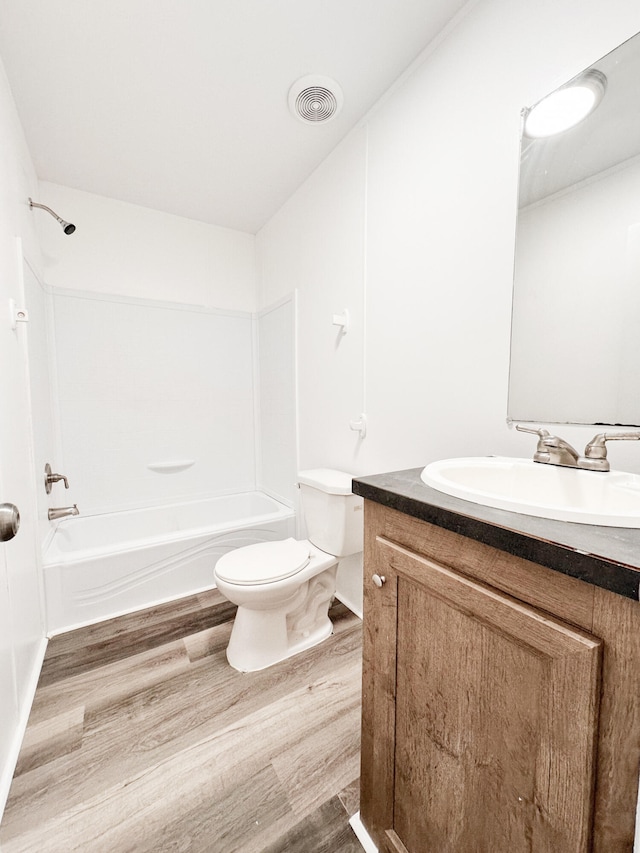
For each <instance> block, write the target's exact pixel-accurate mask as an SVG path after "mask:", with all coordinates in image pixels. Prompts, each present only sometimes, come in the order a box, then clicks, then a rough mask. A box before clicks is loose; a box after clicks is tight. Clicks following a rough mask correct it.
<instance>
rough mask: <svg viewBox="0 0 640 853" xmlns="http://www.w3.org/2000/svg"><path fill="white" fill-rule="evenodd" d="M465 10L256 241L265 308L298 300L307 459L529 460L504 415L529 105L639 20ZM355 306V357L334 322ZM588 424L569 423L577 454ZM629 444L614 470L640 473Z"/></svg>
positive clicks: (366, 463) (526, 445)
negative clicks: (502, 456) (362, 424)
mask: <svg viewBox="0 0 640 853" xmlns="http://www.w3.org/2000/svg"><path fill="white" fill-rule="evenodd" d="M467 8H468V13H467V15H466V17H463V18H462V20H460V21H459V22H458V23H457V25H456V26H454V27H453V28H451V30H450V31H449V33H448V35H447V37H446V38H443V39H441V40H440V41H439V42H438V44H437V45H435V46H433V47H432V48H431V49H429V50H427V51H426V52H425V55H424V59H423V61H422V63H421V64H419V65H418V67H417V68H415V69H414V70H413V71H412V73H411V74H410V75H408V76H407V78H406V79H405V80H404V81H402V82H401V83H400V84H399V85H398V86H397V87H396V88H395V90H394V91H393V92H391V93H389V94H388V96H387V97H385V98H384V99H383V101H382V102H381V104H380V105H379V107H378V108H377V109H376V110H374V112H373V113H372V114H371V115H370V116H369V117H368V119H367V120H366V121H365V122H364V123H363V126H362V127H361V128H359V129H358V130H357V131H355V132H354V133H352V135H351V136H350V137H349V138H348V139H347V140H345V142H343V143H342V144H341V145H340V146H339V147H338V148H337V149H336V150H335V151H334V152H333V154H332V155H331V157H330V158H328V159H327V160H326V161H325V162H324V163H323V164H322V165H321V166H320V167H319V169H317V170H316V172H315V173H314V174H313V175H312V176H311V177H310V178H309V180H308V181H307V182H306V183H305V184H304V185H303V186H302V187H301V188H300V189H299V190H298V192H297V193H296V194H295V195H294V196H293V197H292V198H291V199H289V201H288V202H287V203H286V204H285V206H284V207H283V208H282V209H281V210H280V211H279V212H278V213H277V214H276V216H274V217H273V219H272V220H271V221H270V222H269V223H268V224H267V225H266V226H265V228H263V229H262V231H261V232H260V233H259V234H258V235H257V252H258V269H259V275H260V284H259V288H260V300H261V304H263V305H264V304H267V303H268V302H269V301H270V300H273V299H274V298H277V297H278V296H279V295H281V294H283V293H286V292H289V291H290V290H292V289H293V288H294V287H297V288H298V292H299V300H300V308H299V330H298V352H299V365H298V370H299V394H300V399H299V406H300V433H301V440H300V465H302V466H315V465H331V466H333V467H344V468H346V469H347V470H351V471H354V472H356V473H373V472H375V471H383V470H392V469H398V468H404V467H414V466H422V465H424V464H425V463H427V462H429V461H431V460H433V459H436V458H440V457H446V456H460V455H466V454H473V455H475V454H479V455H480V454H487V453H507V454H510V455H523V456H529V455H531V454H532V453H533V450H534V441H533V439H532V438H531V437H530V436H523V435H520V434H519V433H515V432H514V431H510V430H509V429H508V427H507V425H506V422H505V419H506V406H507V379H508V363H509V332H510V310H511V288H512V273H513V257H514V235H515V215H516V203H517V178H518V159H519V129H520V111H521V109H522V108H523V107H524V106H526V105H530V104H532V103H534V102H535V101H537V100H539V99H540V98H541V97H542V96H543V95H544V94H546V93H547V92H549V91H551V90H553V89H555V88H556V87H557V86H558V85H560V84H561V83H563V82H566V80H568V79H570V78H571V77H573V76H574V75H575V74H576V73H578V72H579V71H580V70H582V69H583V68H585V67H587V66H588V65H590V64H591V63H592V62H593V61H595V60H596V59H597V58H599V57H600V56H602V55H603V54H605V53H607V52H608V51H610V50H611V49H613V48H614V47H615V46H616V45H618V44H619V43H621V42H622V41H624V40H625V39H626V38H628V37H629V36H631V35H632V34H634V33H636V32H637V31H638V30H640V7H638V6H637V4H636V3H635V2H633V0H615V2H613V3H612V4H610V5H609V6H607V9H606V12H605V11H604V10H603V9H602V7H601V6H600V5H599V4H598V3H597V2H595V0H587V2H584V3H581V4H579V6H576V3H575V2H573V0H553V2H552V0H544V1H543V2H541V3H535V4H532V3H530V4H525V3H513V2H511V0H486V2H479V3H472V4H470V5H469V6H468V7H467ZM596 21H597V26H596V25H594V22H596ZM363 305H365V306H366V308H365V310H364V312H363V309H362V306H363ZM344 306H348V307H350V308H353V315H354V320H355V324H354V326H355V328H354V333H353V337H351V333H350V335H349V336H348V337H347V338H345V339H344V341H343V342H342V343H344V344H348V345H349V347H350V348H351V347H352V350H350V351H349V354H348V356H347V349H346V347H345V349H344V351H341V349H340V347H339V346H335V336H334V333H333V329H332V327H331V326H330V325H329V318H328V315H329V314H330V313H331V312H332V311H336V310H337V309H338V308H341V307H344ZM332 345H333V346H332ZM340 346H341V345H340ZM356 350H359V353H360V354H358V353H357V352H356ZM362 353H364V367H363V365H362ZM362 405H364V406H365V408H366V413H367V415H368V422H369V431H368V434H367V437H366V438H365V439H364V441H363V442H357V440H354V433H352V432H351V431H350V430H349V428H348V420H349V418H350V417H352V416H353V415H354V414H356V413H357V412H359V411H360V408H361V406H362ZM593 431H594V430H593V428H588V427H587V428H579V427H570V428H565V427H563V428H562V434H563V435H565V436H566V437H567V438H568V439H569V440H570V441H574V442H575V443H576V444H577V446H578V447H582V446H584V444H585V443H586V441H587V440H588V438H589V437H590V435H591V433H593ZM621 444H622V443H618V445H617V446H615V447H614V448H612V451H611V459H612V464H613V465H615V466H616V467H619V468H627V469H631V470H637V471H640V453H638V451H637V448H636V450H635V452H634V451H633V447H634V445H631V449H630V448H629V447H625V448H623V447H620V445H621Z"/></svg>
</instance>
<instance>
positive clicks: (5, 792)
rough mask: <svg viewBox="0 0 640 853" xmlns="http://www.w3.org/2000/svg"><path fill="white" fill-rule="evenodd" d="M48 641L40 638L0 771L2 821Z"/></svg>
mask: <svg viewBox="0 0 640 853" xmlns="http://www.w3.org/2000/svg"><path fill="white" fill-rule="evenodd" d="M48 642H49V641H48V639H47V638H46V637H43V638H42V639H41V640H40V645H39V647H38V653H37V654H36V657H35V661H34V666H33V669H32V671H31V677H30V678H29V684H28V687H27V690H26V694H25V696H26V701H25V702H24V707H22V708H21V709H20V714H19V717H18V724H17V726H16V730H15V732H14V734H13V743H12V744H11V749H10V750H9V755H8V757H7V762H6V764H5V766H4V767H3V768H2V772H1V773H0V821H1V820H2V815H3V814H4V809H5V806H6V804H7V799H8V798H9V789H10V788H11V782H12V781H13V773H14V771H15V769H16V764H17V763H18V756H19V755H20V747H21V746H22V741H23V739H24V733H25V731H26V730H27V723H28V722H29V714H30V713H31V706H32V705H33V698H34V696H35V695H36V687H37V686H38V679H39V678H40V672H41V670H42V663H43V661H44V655H45V652H46V651H47V643H48Z"/></svg>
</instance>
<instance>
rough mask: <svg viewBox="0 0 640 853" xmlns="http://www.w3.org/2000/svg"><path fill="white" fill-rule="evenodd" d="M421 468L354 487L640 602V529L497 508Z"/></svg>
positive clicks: (379, 500)
mask: <svg viewBox="0 0 640 853" xmlns="http://www.w3.org/2000/svg"><path fill="white" fill-rule="evenodd" d="M421 471H422V468H411V469H408V470H405V471H392V472H390V473H386V474H374V475H372V476H366V477H357V478H356V479H354V481H353V491H354V493H355V494H357V495H360V496H361V497H363V498H365V499H367V500H371V501H374V502H375V503H379V504H382V505H383V506H386V507H390V508H391V509H396V510H398V511H399V512H403V513H405V514H406V515H410V516H413V517H414V518H418V519H420V520H422V521H427V522H430V523H431V524H434V525H436V526H437V527H442V528H444V529H446V530H451V531H453V532H455V533H459V534H461V535H462V536H466V537H468V538H470V539H475V540H476V541H478V542H482V543H484V544H485V545H491V546H493V547H494V548H497V549H499V550H501V551H505V552H506V553H509V554H513V555H515V556H518V557H522V558H523V559H525V560H530V561H531V562H534V563H539V564H540V565H542V566H547V567H548V568H550V569H553V570H554V571H557V572H562V573H563V574H566V575H570V576H571V577H574V578H578V579H579V580H582V581H585V582H586V583H590V584H594V585H595V586H599V587H602V588H603V589H606V590H609V591H610V592H615V593H617V594H618V595H623V596H625V597H627V598H632V599H635V600H638V597H639V585H640V530H638V529H636V530H632V529H629V528H621V527H600V526H596V525H589V524H574V523H571V522H566V521H553V520H550V519H545V518H536V517H534V516H530V515H523V514H521V513H515V512H509V511H507V510H501V509H493V508H491V507H487V506H484V505H482V504H475V503H472V502H470V501H465V500H462V499H460V498H454V497H451V496H450V495H446V494H444V493H443V492H438V491H436V490H435V489H432V488H430V487H429V486H427V485H425V484H424V483H423V482H422V480H421V479H420V473H421ZM594 476H598V475H597V474H595V475H594Z"/></svg>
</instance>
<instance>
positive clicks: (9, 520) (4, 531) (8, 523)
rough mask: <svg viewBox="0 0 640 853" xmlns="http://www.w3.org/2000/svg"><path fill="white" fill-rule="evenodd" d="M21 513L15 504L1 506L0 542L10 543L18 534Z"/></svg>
mask: <svg viewBox="0 0 640 853" xmlns="http://www.w3.org/2000/svg"><path fill="white" fill-rule="evenodd" d="M19 527H20V512H19V510H18V507H17V506H15V504H0V542H8V541H9V540H10V539H13V537H14V536H15V535H16V533H17V532H18V528H19Z"/></svg>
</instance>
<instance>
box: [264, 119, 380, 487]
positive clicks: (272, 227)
mask: <svg viewBox="0 0 640 853" xmlns="http://www.w3.org/2000/svg"><path fill="white" fill-rule="evenodd" d="M365 164H366V134H365V133H364V132H360V133H356V134H354V135H352V136H351V137H350V139H348V140H347V141H346V143H345V144H343V145H342V146H340V148H339V149H338V150H337V151H336V152H335V154H333V155H331V156H330V157H329V158H328V159H327V160H326V161H325V162H324V163H323V164H322V165H321V166H320V168H319V169H317V170H316V172H315V173H314V174H313V175H312V176H311V178H310V179H309V180H308V181H307V182H306V184H304V186H303V187H302V188H301V189H300V190H299V192H298V193H296V195H295V196H294V197H293V198H292V199H291V201H290V202H288V203H287V204H286V205H285V206H284V207H283V208H282V209H281V210H280V212H279V213H278V214H277V215H276V216H275V217H274V218H273V219H272V220H271V221H270V222H269V223H268V224H267V225H266V226H265V228H263V229H262V231H261V232H260V233H259V235H258V238H257V251H258V270H259V277H260V305H261V306H262V307H264V306H268V305H270V304H271V303H273V302H275V301H276V300H278V299H279V298H281V297H283V296H285V295H286V294H289V293H291V292H292V291H294V290H297V297H298V307H297V322H298V327H297V352H298V357H297V368H298V396H299V400H298V406H299V410H298V416H299V423H298V433H299V459H298V466H299V468H300V469H305V468H318V467H334V468H342V469H344V470H347V471H349V470H355V468H354V466H355V464H356V460H357V458H358V453H359V451H360V447H361V442H360V441H359V439H358V436H357V434H356V433H354V432H352V431H350V430H349V426H348V423H349V420H351V419H353V418H356V417H357V416H358V415H359V414H360V412H361V411H362V410H363V405H364V388H363V378H364V375H363V369H364V363H363V346H364V290H363V250H364V220H365ZM345 308H347V309H348V310H349V312H350V315H351V328H350V330H349V332H348V333H347V334H346V335H342V334H341V333H340V330H339V327H337V326H334V325H332V318H333V315H334V314H338V313H340V312H342V311H343V310H344V309H345Z"/></svg>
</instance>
